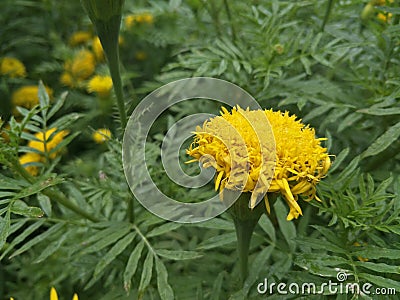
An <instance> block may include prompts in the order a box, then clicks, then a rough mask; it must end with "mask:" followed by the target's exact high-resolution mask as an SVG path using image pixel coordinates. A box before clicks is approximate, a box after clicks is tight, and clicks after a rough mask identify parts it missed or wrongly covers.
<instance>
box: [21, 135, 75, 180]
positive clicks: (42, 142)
mask: <svg viewBox="0 0 400 300" xmlns="http://www.w3.org/2000/svg"><path fill="white" fill-rule="evenodd" d="M68 134H69V132H68V131H67V130H61V131H58V132H57V128H51V129H49V130H47V131H46V132H38V133H36V134H35V138H36V140H30V141H29V142H28V147H30V148H33V149H35V150H36V151H37V152H33V151H32V152H28V153H25V154H23V155H21V156H20V157H19V163H20V164H21V165H22V166H23V167H24V168H25V169H26V170H27V171H28V172H29V173H30V174H31V175H33V176H36V175H37V174H38V167H37V166H31V165H28V166H27V165H26V164H29V163H33V162H42V161H44V160H45V155H46V153H48V157H49V158H51V159H54V158H56V156H57V155H58V154H59V153H60V152H61V151H62V149H57V151H52V150H53V149H55V148H56V147H57V146H58V145H59V144H60V143H61V142H62V141H63V140H64V137H66V136H67V135H68Z"/></svg>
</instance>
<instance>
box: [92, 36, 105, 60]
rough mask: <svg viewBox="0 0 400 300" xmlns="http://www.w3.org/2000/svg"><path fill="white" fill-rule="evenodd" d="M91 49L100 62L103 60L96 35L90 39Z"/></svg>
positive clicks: (101, 49) (101, 47)
mask: <svg viewBox="0 0 400 300" xmlns="http://www.w3.org/2000/svg"><path fill="white" fill-rule="evenodd" d="M92 51H93V53H94V56H95V57H96V60H97V61H99V62H101V61H103V60H104V50H103V46H102V45H101V42H100V39H99V37H98V36H96V37H94V38H93V40H92Z"/></svg>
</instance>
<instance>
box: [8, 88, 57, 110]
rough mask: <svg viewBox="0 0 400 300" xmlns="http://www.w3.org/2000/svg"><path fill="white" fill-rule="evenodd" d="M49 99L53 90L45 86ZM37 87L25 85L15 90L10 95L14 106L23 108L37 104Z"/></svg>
mask: <svg viewBox="0 0 400 300" xmlns="http://www.w3.org/2000/svg"><path fill="white" fill-rule="evenodd" d="M45 88H46V91H47V94H48V95H49V97H50V99H51V98H52V97H53V90H52V89H51V88H49V87H47V86H46V87H45ZM38 92H39V88H38V86H37V85H27V86H23V87H21V88H19V89H18V90H16V91H15V92H14V93H13V94H12V96H11V101H12V103H13V105H15V106H22V107H25V108H32V107H34V106H35V105H37V104H39V96H38Z"/></svg>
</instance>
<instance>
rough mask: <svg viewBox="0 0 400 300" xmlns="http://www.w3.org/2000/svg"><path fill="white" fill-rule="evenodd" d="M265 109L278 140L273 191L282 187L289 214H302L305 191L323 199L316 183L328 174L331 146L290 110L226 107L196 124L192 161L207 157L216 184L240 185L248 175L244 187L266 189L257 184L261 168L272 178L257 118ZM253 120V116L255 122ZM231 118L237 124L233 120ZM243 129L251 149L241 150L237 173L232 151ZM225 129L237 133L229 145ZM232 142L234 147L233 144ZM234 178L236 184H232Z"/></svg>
mask: <svg viewBox="0 0 400 300" xmlns="http://www.w3.org/2000/svg"><path fill="white" fill-rule="evenodd" d="M260 112H263V113H264V114H265V116H266V117H267V119H268V121H269V123H270V125H271V127H272V131H273V134H274V138H275V145H276V159H275V163H274V165H275V168H274V171H273V178H272V181H271V184H270V186H269V188H268V192H279V193H281V194H282V195H283V196H284V199H285V200H286V202H287V204H288V206H289V209H290V212H289V214H288V216H287V220H292V219H295V218H298V216H299V215H301V214H302V211H301V208H300V206H299V205H298V203H297V201H298V196H299V195H301V196H304V197H305V200H306V201H310V200H312V199H314V198H315V199H317V200H319V199H318V197H317V196H316V188H315V186H316V184H317V183H318V182H319V180H320V179H321V178H322V177H324V176H325V175H326V173H327V172H328V169H329V167H330V158H329V155H328V153H327V149H326V148H323V147H322V146H321V145H320V144H321V141H322V140H324V139H318V138H316V137H315V130H314V129H312V128H310V127H308V126H305V125H304V124H302V123H301V121H300V120H296V116H294V115H293V116H289V113H288V112H285V113H282V112H280V111H276V112H274V111H272V110H265V111H261V110H256V111H250V110H248V109H247V110H243V109H241V108H240V107H235V108H233V109H232V111H231V112H228V111H227V110H226V109H224V108H223V109H222V113H221V116H217V117H215V118H212V119H210V120H208V121H206V122H205V123H204V124H203V126H202V127H200V126H198V127H197V128H196V132H195V139H194V142H193V143H192V145H191V146H190V147H189V149H188V150H187V154H189V155H190V156H192V157H194V160H192V161H201V162H202V164H203V167H210V166H212V167H214V168H215V169H216V171H217V173H216V178H215V188H216V189H217V188H219V189H220V190H221V191H222V190H223V189H224V188H228V189H234V187H235V184H237V183H240V182H242V181H243V180H244V179H245V178H246V177H247V182H246V183H245V186H244V188H243V191H244V192H255V193H262V192H263V191H262V188H260V190H259V191H256V190H255V188H257V186H256V183H257V181H258V179H259V176H260V174H261V178H260V179H261V182H267V181H266V180H265V178H264V177H265V175H264V174H265V172H264V171H263V168H266V167H268V162H267V165H266V166H265V165H263V164H262V161H263V158H262V156H261V155H262V151H261V149H260V144H263V143H264V142H265V141H259V139H258V137H257V135H256V133H255V131H254V129H253V128H252V127H253V126H254V124H256V123H260V122H261V120H262V119H261V118H262V116H261V115H260ZM248 120H249V121H250V120H251V123H250V122H249V121H248ZM257 120H259V121H257ZM227 122H228V123H229V124H230V125H231V126H227ZM229 131H232V132H229ZM238 133H239V134H240V136H241V138H242V139H243V140H244V142H245V145H246V148H247V149H244V150H245V151H247V152H248V157H247V158H246V157H243V156H242V157H240V155H239V159H238V161H236V163H239V164H242V165H243V169H242V172H240V171H239V172H238V171H235V174H232V172H231V171H232V166H231V158H230V155H231V153H233V152H232V151H231V152H229V150H232V149H234V148H235V147H243V144H238V143H236V144H235V142H234V140H235V139H237V138H236V137H234V135H235V134H236V135H237V134H238ZM221 134H223V135H224V136H230V135H232V139H231V140H229V141H228V143H229V144H228V145H227V146H228V147H227V146H226V145H225V144H224V143H223V142H222V141H221V140H220V139H219V138H218V137H217V136H219V135H221ZM225 142H226V141H225ZM268 144H271V142H270V141H267V143H266V145H268ZM229 147H230V148H232V149H228V148H229ZM263 148H265V149H264V151H267V152H268V151H270V150H269V149H268V146H264V145H263ZM240 151H243V149H239V150H235V151H234V152H236V153H239V152H240ZM205 155H206V156H205ZM207 155H208V158H207ZM210 157H211V158H212V159H210ZM192 161H190V162H192ZM246 166H248V174H246V173H245V172H243V170H244V168H245V167H246ZM271 170H272V168H271ZM267 173H268V170H267ZM228 181H230V182H232V186H228V185H227V183H228ZM265 205H266V208H267V210H268V211H269V210H270V207H269V203H268V198H267V197H265Z"/></svg>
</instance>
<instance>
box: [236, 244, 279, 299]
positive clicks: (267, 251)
mask: <svg viewBox="0 0 400 300" xmlns="http://www.w3.org/2000/svg"><path fill="white" fill-rule="evenodd" d="M274 248H275V247H274V246H267V247H265V248H264V249H262V250H261V251H260V253H258V254H257V257H256V258H255V259H254V261H253V263H252V264H251V268H250V272H249V275H248V277H247V279H246V281H245V283H244V286H243V291H244V292H245V293H246V295H247V294H248V293H249V291H250V288H251V287H252V286H253V284H254V283H255V282H256V281H257V279H259V277H258V276H259V274H260V272H261V270H262V269H264V268H265V266H266V265H267V261H268V259H269V257H270V256H271V254H272V251H273V250H274Z"/></svg>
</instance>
